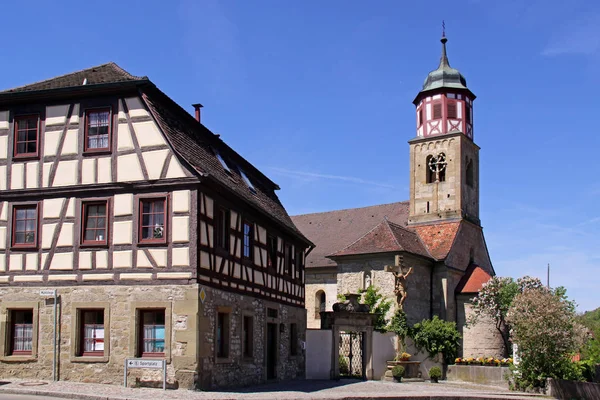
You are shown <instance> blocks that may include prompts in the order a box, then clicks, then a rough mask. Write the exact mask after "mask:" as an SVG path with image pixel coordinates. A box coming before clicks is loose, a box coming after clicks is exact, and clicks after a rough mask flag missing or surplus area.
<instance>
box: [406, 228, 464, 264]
mask: <svg viewBox="0 0 600 400" xmlns="http://www.w3.org/2000/svg"><path fill="white" fill-rule="evenodd" d="M458 228H460V221H453V222H438V223H436V224H428V225H417V226H412V227H411V229H414V230H415V232H417V234H418V235H419V237H420V238H421V240H422V241H423V243H425V246H427V249H428V250H429V253H430V254H431V255H432V256H433V257H434V258H435V259H436V260H443V259H444V258H446V256H448V253H449V252H450V249H451V248H452V244H453V243H454V239H455V238H456V234H457V233H458Z"/></svg>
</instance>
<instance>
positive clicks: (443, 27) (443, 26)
mask: <svg viewBox="0 0 600 400" xmlns="http://www.w3.org/2000/svg"><path fill="white" fill-rule="evenodd" d="M442 37H443V38H445V37H446V22H445V21H444V20H442Z"/></svg>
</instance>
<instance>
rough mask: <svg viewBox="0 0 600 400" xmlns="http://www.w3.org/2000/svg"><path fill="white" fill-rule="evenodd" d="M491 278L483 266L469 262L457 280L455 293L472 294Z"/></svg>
mask: <svg viewBox="0 0 600 400" xmlns="http://www.w3.org/2000/svg"><path fill="white" fill-rule="evenodd" d="M491 278H492V276H491V275H490V274H488V273H487V272H486V271H485V270H484V269H483V268H481V267H480V266H478V265H476V264H471V265H469V267H468V268H467V270H466V271H465V274H464V275H463V277H462V278H461V279H460V281H459V282H458V285H457V286H456V290H455V293H462V294H472V293H478V292H479V291H480V290H481V288H482V287H483V285H484V284H485V283H486V282H487V281H489V280H490V279H491Z"/></svg>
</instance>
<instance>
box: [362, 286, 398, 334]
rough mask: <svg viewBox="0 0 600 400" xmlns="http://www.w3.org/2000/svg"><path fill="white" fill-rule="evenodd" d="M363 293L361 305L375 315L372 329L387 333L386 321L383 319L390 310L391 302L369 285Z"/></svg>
mask: <svg viewBox="0 0 600 400" xmlns="http://www.w3.org/2000/svg"><path fill="white" fill-rule="evenodd" d="M361 293H363V297H362V301H361V302H362V303H363V304H367V305H368V306H369V311H370V312H371V313H373V314H377V318H376V319H375V323H374V326H373V329H374V330H375V331H377V332H381V333H384V332H387V324H388V320H387V319H386V318H385V316H386V315H387V313H388V311H390V308H392V301H391V300H389V299H386V298H385V297H384V296H383V295H382V294H381V293H380V292H379V288H377V287H375V286H373V285H370V286H369V287H368V288H367V289H365V290H362V291H361Z"/></svg>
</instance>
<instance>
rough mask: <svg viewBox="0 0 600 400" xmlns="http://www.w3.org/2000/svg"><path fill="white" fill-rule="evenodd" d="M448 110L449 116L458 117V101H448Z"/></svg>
mask: <svg viewBox="0 0 600 400" xmlns="http://www.w3.org/2000/svg"><path fill="white" fill-rule="evenodd" d="M447 111H448V114H447V117H448V118H452V119H456V103H455V102H451V103H448V109H447Z"/></svg>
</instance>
